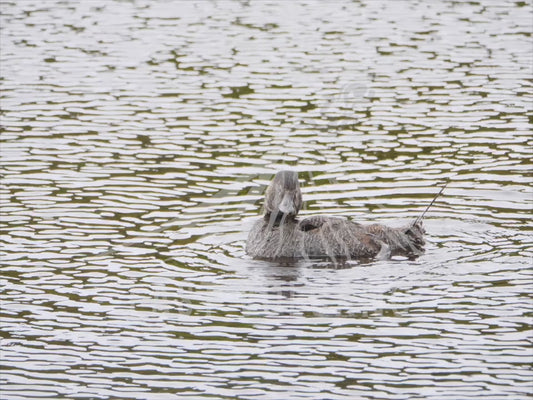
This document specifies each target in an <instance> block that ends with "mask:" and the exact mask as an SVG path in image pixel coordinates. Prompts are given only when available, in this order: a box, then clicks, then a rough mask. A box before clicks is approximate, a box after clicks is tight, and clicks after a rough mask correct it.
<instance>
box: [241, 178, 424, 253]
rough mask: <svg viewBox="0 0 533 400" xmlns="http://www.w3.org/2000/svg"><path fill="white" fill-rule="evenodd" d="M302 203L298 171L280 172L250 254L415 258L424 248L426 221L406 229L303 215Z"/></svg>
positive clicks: (250, 241)
mask: <svg viewBox="0 0 533 400" xmlns="http://www.w3.org/2000/svg"><path fill="white" fill-rule="evenodd" d="M301 205H302V200H301V193H300V187H299V184H298V176H297V174H296V172H292V171H281V172H278V174H277V175H276V177H275V178H274V179H273V181H272V183H271V184H270V186H269V188H268V189H267V193H266V198H265V215H264V217H263V218H262V219H260V220H258V221H256V223H255V224H254V225H253V227H252V229H251V231H250V233H249V235H248V240H247V243H246V252H247V253H248V255H250V256H251V257H253V258H256V259H266V260H280V259H299V258H321V257H327V258H331V259H357V260H366V259H376V258H377V259H386V258H390V257H391V256H395V255H403V256H406V257H409V258H415V257H417V256H419V255H420V254H422V253H423V252H424V229H423V227H422V224H421V222H418V223H416V224H411V225H409V226H406V227H402V228H390V227H387V226H384V225H381V224H370V225H362V224H359V223H356V222H352V221H349V220H347V219H344V218H339V217H331V216H320V215H319V216H311V217H307V218H303V219H301V220H300V219H297V218H296V216H297V213H298V211H299V210H300V208H301Z"/></svg>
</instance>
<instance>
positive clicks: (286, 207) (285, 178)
mask: <svg viewBox="0 0 533 400" xmlns="http://www.w3.org/2000/svg"><path fill="white" fill-rule="evenodd" d="M300 208H302V193H301V192H300V184H299V183H298V174H297V173H296V172H294V171H280V172H278V173H277V174H276V176H275V177H274V179H273V180H272V182H270V185H269V186H268V189H267V191H266V194H265V217H267V218H269V219H270V220H271V221H272V220H280V219H285V218H292V219H294V218H295V217H296V215H297V214H298V211H300Z"/></svg>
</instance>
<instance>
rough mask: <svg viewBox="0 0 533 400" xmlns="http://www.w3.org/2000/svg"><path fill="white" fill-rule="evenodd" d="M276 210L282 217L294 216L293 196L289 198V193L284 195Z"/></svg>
mask: <svg viewBox="0 0 533 400" xmlns="http://www.w3.org/2000/svg"><path fill="white" fill-rule="evenodd" d="M278 209H279V211H280V212H281V213H283V214H284V215H296V213H297V211H296V205H295V204H294V199H293V196H291V195H290V194H289V193H285V195H284V196H283V199H282V200H281V203H280V204H279V207H278Z"/></svg>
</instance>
